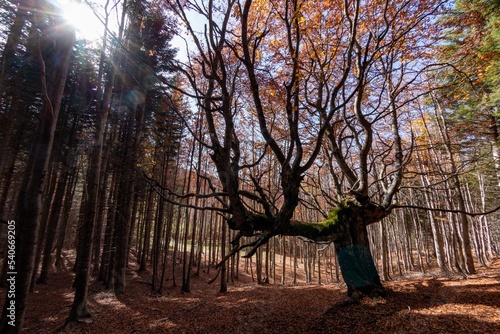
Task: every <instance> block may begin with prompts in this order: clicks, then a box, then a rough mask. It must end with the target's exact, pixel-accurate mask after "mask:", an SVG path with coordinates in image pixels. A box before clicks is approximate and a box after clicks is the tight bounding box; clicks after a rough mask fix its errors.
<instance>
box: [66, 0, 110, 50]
mask: <svg viewBox="0 0 500 334" xmlns="http://www.w3.org/2000/svg"><path fill="white" fill-rule="evenodd" d="M60 6H61V10H62V13H63V16H64V18H65V20H66V21H67V22H68V23H69V24H71V25H72V26H73V27H75V29H76V32H77V34H79V35H80V36H81V37H83V38H85V39H87V40H91V41H95V40H98V39H100V38H101V36H102V33H103V29H104V27H103V24H102V22H101V21H100V20H99V19H98V17H97V16H96V14H95V13H94V11H92V9H91V8H90V7H89V6H88V5H86V4H85V3H80V2H78V1H75V0H60Z"/></svg>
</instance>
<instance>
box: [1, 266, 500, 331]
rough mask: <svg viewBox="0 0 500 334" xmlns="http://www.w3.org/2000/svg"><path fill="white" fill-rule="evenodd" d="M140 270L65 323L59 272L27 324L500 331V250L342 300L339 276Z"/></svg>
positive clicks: (54, 327)
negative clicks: (469, 266)
mask: <svg viewBox="0 0 500 334" xmlns="http://www.w3.org/2000/svg"><path fill="white" fill-rule="evenodd" d="M141 276H142V277H141ZM141 276H139V275H138V274H137V273H136V272H134V271H132V270H131V271H130V273H129V277H128V279H129V280H128V285H127V288H126V293H125V294H123V295H122V296H119V297H118V298H117V297H116V296H115V295H114V294H113V293H111V292H108V291H104V290H103V289H102V288H101V287H100V285H99V284H98V283H93V284H92V286H91V290H90V300H89V303H90V309H91V311H92V312H93V318H92V319H91V321H89V323H79V324H76V325H72V326H70V327H68V328H66V329H61V326H62V324H63V323H64V320H65V318H66V317H67V315H68V312H69V308H70V306H71V302H72V298H73V293H72V290H71V289H70V288H69V287H70V286H71V282H72V275H70V274H69V273H68V272H60V273H54V274H52V276H51V279H50V281H49V284H48V285H42V286H37V287H36V289H35V290H36V291H35V292H34V293H33V294H31V295H30V299H29V309H28V313H27V317H26V322H25V330H24V332H25V333H58V332H63V333H238V334H239V333H280V334H281V333H370V334H373V333H500V308H499V307H500V258H499V259H496V260H495V261H494V262H493V263H491V265H490V266H489V268H479V270H478V274H476V275H473V276H471V277H469V278H468V279H463V278H457V277H452V278H445V277H438V276H435V277H429V276H427V277H421V278H412V279H402V280H397V281H393V282H387V283H386V284H385V286H386V287H387V288H388V289H389V294H388V296H387V298H385V299H379V300H371V299H367V298H365V299H363V300H362V301H361V302H360V303H359V304H354V305H345V303H343V302H345V300H346V299H345V289H344V287H343V286H342V285H341V284H331V285H324V286H317V285H308V286H307V285H301V286H278V285H260V286H259V285H256V284H255V283H252V282H251V280H250V281H249V277H247V276H244V275H240V276H242V277H241V281H240V282H236V283H235V285H234V286H232V285H229V287H228V288H229V292H228V293H226V294H220V293H218V285H217V284H212V285H208V284H207V283H206V281H207V279H208V276H204V277H200V278H195V277H194V278H193V279H192V289H191V291H192V292H191V293H182V292H180V288H179V287H175V288H172V287H171V285H172V283H171V282H167V288H166V289H165V290H164V293H163V295H161V296H160V295H155V294H151V293H150V287H149V285H147V284H145V283H144V281H145V280H147V279H149V275H148V273H145V274H143V275H141ZM178 277H180V276H178ZM1 292H2V295H4V294H5V289H2V290H1ZM2 300H3V298H2Z"/></svg>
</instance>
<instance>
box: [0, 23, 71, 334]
mask: <svg viewBox="0 0 500 334" xmlns="http://www.w3.org/2000/svg"><path fill="white" fill-rule="evenodd" d="M35 20H37V18H35ZM34 26H37V24H36V22H35V24H34ZM51 36H53V37H52V38H53V40H52V41H51V42H52V43H53V45H55V48H54V51H53V55H52V58H51V59H50V62H54V63H56V64H57V69H56V70H55V71H54V73H53V74H54V75H53V77H52V78H50V79H51V80H50V87H48V86H47V83H48V82H49V80H47V78H46V73H45V61H46V60H44V59H43V58H42V49H41V46H40V44H38V50H36V51H35V52H38V58H39V61H40V66H41V68H42V78H41V79H42V90H43V94H44V100H43V101H44V102H43V106H42V110H41V112H40V119H39V123H38V127H37V131H36V135H35V142H34V143H33V144H34V145H32V147H33V149H32V152H31V154H30V158H29V160H28V163H27V165H26V170H25V174H24V177H23V181H22V184H21V190H20V193H19V198H18V204H17V214H16V247H17V249H16V258H15V262H16V267H15V268H12V269H10V268H9V269H10V270H14V269H15V270H16V271H17V275H12V274H11V275H10V276H9V275H7V279H9V278H12V279H14V280H15V281H16V295H15V298H11V297H10V296H9V294H7V296H6V299H5V303H4V307H3V313H2V318H1V324H0V332H2V333H18V332H19V331H21V329H22V325H23V321H24V315H25V311H26V301H27V298H28V290H29V287H30V283H31V277H32V275H33V268H34V260H35V249H36V240H37V236H38V228H39V225H40V218H41V217H40V212H41V200H42V190H43V187H44V181H45V177H46V173H47V168H48V163H49V160H50V155H51V150H52V144H53V141H54V132H55V126H56V123H57V117H58V116H59V110H60V104H61V99H62V95H63V90H64V84H65V81H66V76H67V70H68V66H69V62H70V56H71V51H72V49H73V45H74V43H75V33H74V31H71V30H70V29H69V28H66V29H60V30H58V32H57V33H53V34H51ZM36 43H41V41H40V40H38V41H37V42H36ZM36 43H33V44H32V45H35V44H36ZM12 305H15V309H16V310H15V317H14V318H15V319H12V318H11V317H9V316H10V314H11V312H10V310H8V307H11V306H12ZM12 325H14V326H12Z"/></svg>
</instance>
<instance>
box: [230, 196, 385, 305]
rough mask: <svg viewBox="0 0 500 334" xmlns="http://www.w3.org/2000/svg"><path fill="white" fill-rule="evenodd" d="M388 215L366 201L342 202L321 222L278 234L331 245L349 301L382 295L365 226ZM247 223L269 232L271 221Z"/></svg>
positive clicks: (257, 218)
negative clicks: (350, 298)
mask: <svg viewBox="0 0 500 334" xmlns="http://www.w3.org/2000/svg"><path fill="white" fill-rule="evenodd" d="M388 214H389V212H388V211H386V210H384V209H382V208H381V207H379V206H376V205H374V204H372V203H370V202H369V201H366V202H363V203H360V202H359V201H356V200H346V201H344V202H342V203H340V204H339V205H338V206H337V207H336V208H334V209H333V210H332V211H330V213H329V215H328V217H327V218H326V219H325V220H324V221H321V222H316V223H309V222H301V221H297V220H292V221H290V224H289V226H288V228H287V229H286V230H285V231H284V232H283V233H282V234H284V235H289V236H300V237H304V238H307V239H310V240H312V241H314V242H333V243H334V246H335V252H336V255H337V260H338V263H339V266H340V270H341V272H342V277H343V278H344V281H345V283H346V284H347V289H348V291H347V293H348V295H349V296H350V297H353V298H359V297H360V296H362V295H367V296H371V297H375V296H382V295H384V294H385V290H384V287H383V286H382V283H381V282H380V276H379V275H378V272H377V269H376V267H375V263H374V260H373V257H372V255H371V252H370V244H369V239H368V232H367V229H366V227H367V226H368V225H369V224H372V223H375V222H377V221H380V220H381V219H382V218H383V217H385V216H387V215H388ZM247 223H248V224H251V226H252V230H256V231H269V230H271V229H272V227H273V220H272V219H270V218H268V217H266V216H265V215H258V214H251V215H250V216H249V217H248V220H247ZM230 227H231V223H230Z"/></svg>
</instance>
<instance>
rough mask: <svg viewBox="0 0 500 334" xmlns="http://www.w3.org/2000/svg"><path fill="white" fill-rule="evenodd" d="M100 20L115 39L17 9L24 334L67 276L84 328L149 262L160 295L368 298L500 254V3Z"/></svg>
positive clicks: (7, 52) (11, 204) (13, 32)
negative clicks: (99, 296)
mask: <svg viewBox="0 0 500 334" xmlns="http://www.w3.org/2000/svg"><path fill="white" fill-rule="evenodd" d="M93 7H94V9H95V10H96V12H99V13H101V20H102V22H103V26H102V39H100V40H98V41H95V40H92V41H91V40H86V39H84V38H82V36H81V35H79V34H78V32H77V34H76V38H75V33H74V27H72V26H71V24H69V22H67V21H66V20H65V18H64V16H62V10H61V8H58V7H57V6H55V5H54V3H53V2H51V1H35V4H33V3H31V2H29V1H26V0H23V1H12V2H11V1H5V0H3V1H0V29H1V30H2V34H1V35H0V49H1V63H0V65H1V67H0V84H1V85H0V142H1V145H0V219H1V220H2V224H0V236H1V238H0V254H1V258H2V262H1V263H2V268H1V274H0V276H1V277H0V278H1V280H0V284H2V285H5V284H6V280H5V279H6V276H7V273H8V272H11V271H12V270H11V269H9V268H8V266H7V263H8V261H7V260H8V249H9V248H8V245H9V243H8V238H7V223H8V221H15V222H16V237H17V239H16V258H15V261H16V264H17V268H16V270H17V279H18V289H19V290H18V294H17V300H16V305H17V307H18V309H17V312H18V313H17V314H18V318H17V319H16V321H17V322H16V327H12V326H9V325H8V324H7V321H8V319H7V318H6V316H7V312H6V307H7V305H8V303H7V302H8V298H7V299H6V303H5V304H4V311H3V315H2V325H1V326H2V333H4V332H5V333H7V332H9V331H10V332H16V331H18V330H19V329H20V328H21V326H22V321H23V320H22V319H23V315H24V305H25V302H26V299H27V298H29V290H33V287H34V285H35V284H51V281H50V279H51V273H53V272H54V271H57V270H61V268H62V267H63V266H64V260H65V259H67V258H73V259H74V267H73V270H74V272H75V280H74V284H73V288H74V290H75V296H74V301H73V305H72V308H71V312H70V314H69V315H68V319H67V322H68V323H70V322H73V321H79V320H81V319H82V318H86V317H90V316H91V313H92V310H91V309H89V308H88V306H87V296H88V286H89V280H98V281H99V282H102V285H103V287H105V288H106V289H108V290H112V291H114V293H116V294H122V293H126V291H127V289H126V278H125V277H126V275H125V273H126V271H127V270H130V269H128V267H129V266H130V264H131V263H133V262H134V261H136V262H137V268H138V269H137V270H138V271H139V272H147V273H148V274H149V277H150V281H149V282H148V284H150V286H151V291H152V292H154V293H159V294H161V293H162V291H163V289H164V288H165V286H166V284H169V285H173V286H177V285H180V288H181V289H182V291H185V292H189V291H190V278H191V277H192V276H193V275H200V272H202V271H205V272H207V273H209V274H212V275H213V276H214V280H215V276H216V275H218V277H219V278H220V284H221V287H220V289H221V291H225V290H226V289H227V283H229V282H232V281H234V280H235V279H237V278H238V274H239V271H240V270H245V271H249V272H251V275H252V277H254V276H255V280H256V281H257V282H258V283H274V284H285V283H286V284H289V283H292V284H293V283H295V282H296V278H297V274H298V272H299V271H300V272H301V273H303V274H304V275H305V277H306V281H307V282H308V283H320V284H321V283H328V282H334V281H339V280H341V279H343V280H344V281H345V282H346V283H347V285H348V288H349V294H350V295H353V293H354V292H355V291H356V290H358V289H359V290H360V292H361V293H366V294H372V292H373V291H374V290H376V291H377V292H379V293H381V292H383V285H382V283H381V282H383V281H387V280H390V279H391V278H392V277H395V276H402V275H405V274H407V273H410V272H414V271H421V272H426V271H429V270H433V269H435V268H439V269H441V270H442V271H443V272H456V273H460V274H462V275H469V274H472V273H474V271H475V267H476V266H477V265H482V266H485V265H487V264H488V263H489V261H490V260H491V259H492V258H493V257H494V256H496V255H498V251H499V249H498V242H499V239H500V226H499V224H498V220H499V218H500V216H499V212H498V211H495V209H498V205H499V202H498V198H500V147H499V145H500V143H499V131H500V121H499V117H500V116H499V103H500V102H499V101H500V100H499V97H500V95H499V94H500V93H499V91H498V85H499V82H498V78H499V77H500V73H499V71H500V64H499V59H500V57H499V54H498V52H499V50H498V45H499V39H500V21H499V19H500V17H499V13H500V4H499V3H498V1H487V0H473V1H458V0H457V1H454V2H453V1H449V2H448V1H416V0H415V1H414V0H408V1H403V2H401V3H397V4H393V3H392V2H390V1H375V2H363V1H348V0H346V1H331V2H330V1H329V2H325V4H324V6H323V7H321V8H318V6H315V4H314V3H312V2H311V3H309V2H306V1H298V0H281V1H249V0H247V1H234V0H231V1H208V2H207V4H206V5H205V6H201V4H200V3H198V2H195V1H160V2H158V1H137V0H122V1H116V2H113V1H108V2H103V3H97V4H94V5H93ZM116 20H118V21H119V23H118V24H117V25H113V24H111V22H113V21H116ZM200 22H201V23H200ZM464 22H467V24H463V23H464ZM174 36H177V37H176V39H175V40H174ZM174 41H175V43H176V47H174V45H173V43H174ZM184 42H185V43H184ZM177 48H180V49H181V51H182V52H181V56H179V57H177V58H176V54H177V51H178V50H177ZM185 48H186V50H185V51H184V49H185ZM184 52H186V54H185V55H184ZM486 212H489V214H481V213H486ZM311 240H312V241H315V242H313V243H311V242H310V241H311ZM243 249H246V250H247V253H246V255H247V256H246V257H245V258H240V253H239V251H240V250H243ZM278 258H279V259H280V261H281V262H282V264H283V265H282V272H281V273H278V272H276V267H277V265H276V261H277V259H278ZM179 267H181V268H182V269H181V270H180V271H179V270H176V269H178V268H179ZM339 269H341V272H339ZM341 275H343V278H342V277H341ZM178 276H179V277H178ZM367 286H369V288H368V289H365V288H366V287H367ZM21 287H22V288H21ZM354 294H355V293H354ZM355 295H356V294H355ZM26 312H29V309H28V310H26Z"/></svg>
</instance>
